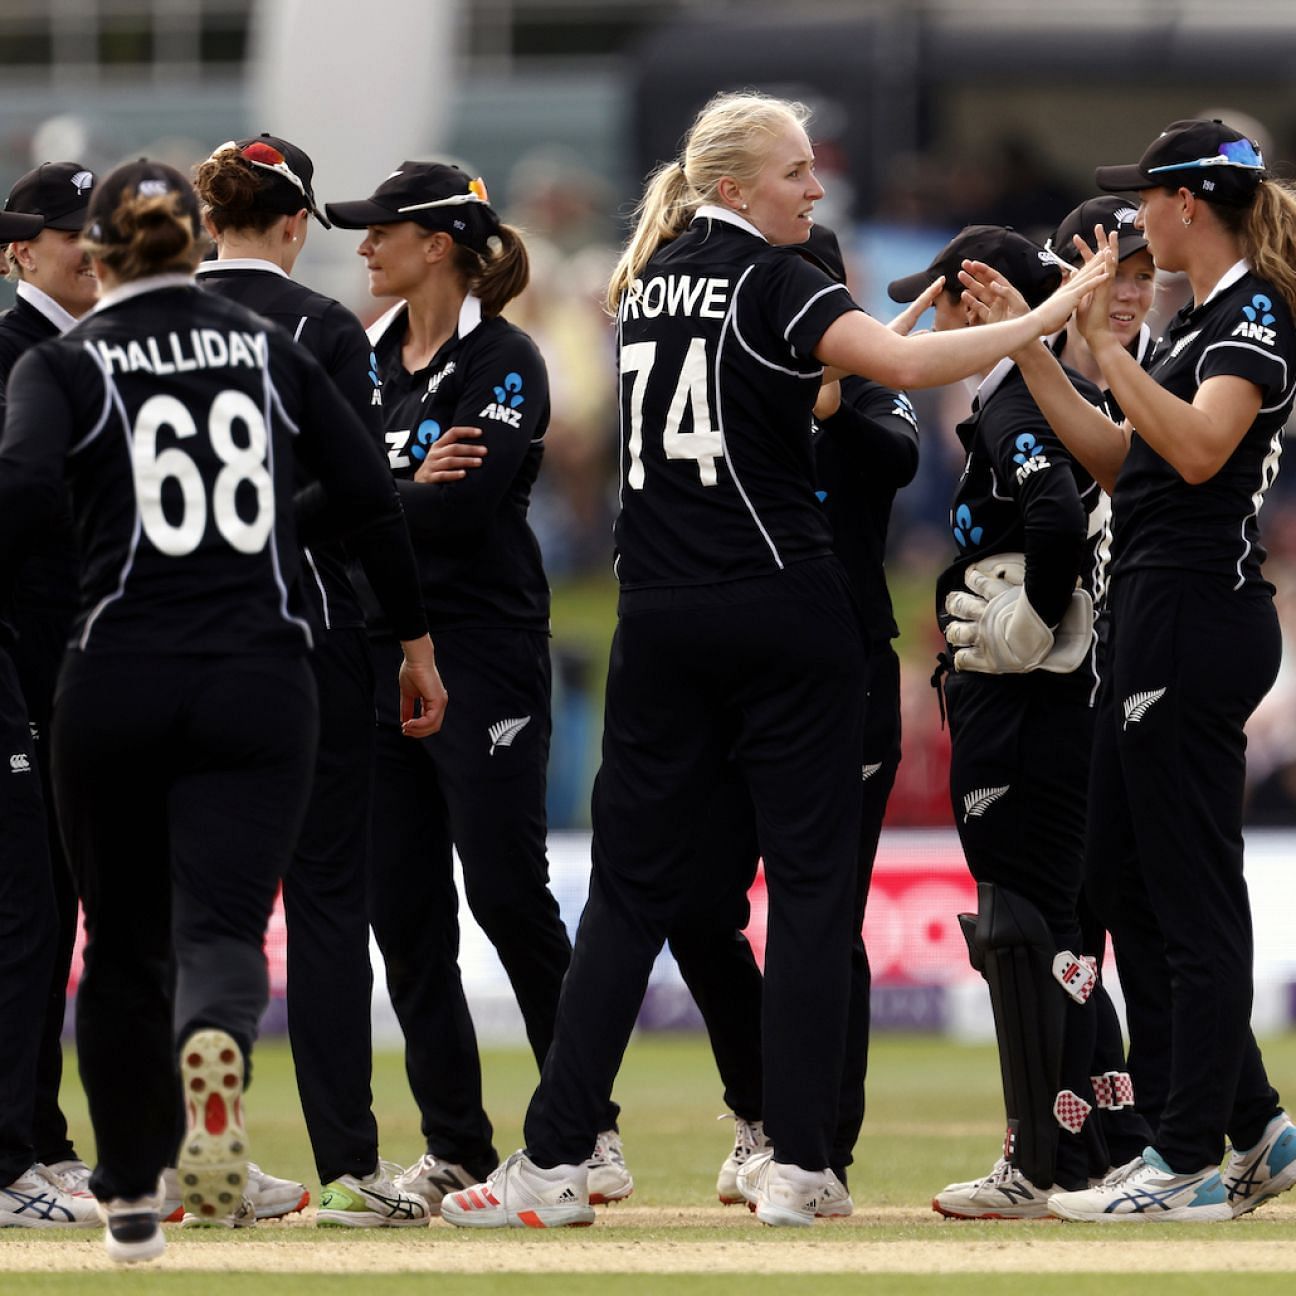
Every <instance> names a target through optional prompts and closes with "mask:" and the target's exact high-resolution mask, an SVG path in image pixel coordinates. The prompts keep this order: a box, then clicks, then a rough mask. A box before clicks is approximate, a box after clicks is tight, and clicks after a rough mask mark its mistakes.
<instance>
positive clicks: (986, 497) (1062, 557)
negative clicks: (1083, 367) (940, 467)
mask: <svg viewBox="0 0 1296 1296" xmlns="http://www.w3.org/2000/svg"><path fill="white" fill-rule="evenodd" d="M1067 376H1068V377H1069V378H1070V380H1071V382H1072V383H1073V384H1074V386H1075V387H1076V390H1077V391H1079V392H1080V394H1081V395H1082V396H1083V397H1084V398H1085V399H1086V400H1087V401H1089V402H1090V404H1093V405H1098V404H1100V402H1101V396H1100V394H1099V392H1098V389H1097V387H1095V386H1094V385H1093V383H1091V382H1089V381H1088V380H1087V379H1085V378H1082V377H1081V376H1080V375H1079V374H1077V373H1075V372H1073V371H1072V370H1067ZM956 431H957V433H958V438H959V441H960V442H961V443H962V445H963V447H964V449H965V450H966V451H967V462H966V464H965V465H964V468H963V475H962V477H960V479H959V483H958V486H957V488H956V489H955V492H954V500H953V503H952V504H951V506H950V530H951V531H952V532H953V536H954V543H955V545H957V546H958V556H957V557H956V558H955V560H954V561H953V562H952V563H951V564H950V565H949V566H948V567H947V568H946V569H945V570H944V572H942V573H941V575H940V577H939V579H938V580H937V582H936V615H937V618H938V620H939V621H940V625H941V629H942V630H944V629H945V627H946V625H947V624H948V622H949V620H950V617H949V614H948V613H947V612H946V611H945V596H946V595H947V594H948V593H950V591H952V590H961V589H964V588H965V585H964V578H963V574H964V572H965V571H966V570H967V568H968V567H969V566H970V565H971V564H972V563H973V562H976V561H977V560H978V559H981V558H988V557H990V556H991V555H993V554H999V553H1024V554H1025V555H1026V595H1027V597H1028V598H1029V599H1030V601H1031V605H1032V606H1033V607H1034V608H1035V610H1036V612H1038V613H1039V615H1040V618H1041V620H1043V621H1044V622H1046V623H1047V624H1048V625H1056V624H1057V623H1058V621H1060V620H1061V618H1062V615H1063V613H1064V612H1065V611H1066V609H1067V604H1068V603H1069V601H1070V598H1071V593H1072V591H1073V590H1074V589H1075V588H1076V578H1077V577H1078V576H1079V577H1081V578H1082V580H1083V583H1084V584H1085V586H1086V588H1088V587H1089V584H1090V581H1091V579H1092V566H1093V565H1092V562H1091V561H1087V560H1086V552H1085V551H1086V546H1087V545H1089V544H1092V543H1093V542H1094V541H1095V540H1096V538H1097V534H1098V530H1099V528H1100V525H1101V523H1099V524H1098V525H1095V526H1091V525H1090V518H1091V516H1092V515H1094V514H1096V513H1097V512H1099V510H1100V503H1101V500H1102V498H1103V496H1102V491H1101V490H1100V489H1099V488H1098V486H1097V484H1096V483H1095V482H1094V480H1093V478H1092V477H1090V476H1089V474H1088V473H1087V472H1086V471H1085V470H1084V469H1083V468H1082V467H1081V466H1080V465H1079V464H1078V463H1076V462H1075V460H1073V459H1072V458H1071V456H1070V455H1069V454H1068V453H1067V451H1066V449H1065V448H1064V447H1063V445H1062V443H1061V442H1060V441H1059V440H1058V438H1057V437H1056V435H1054V433H1053V430H1052V429H1051V428H1050V427H1049V425H1048V421H1047V420H1046V419H1045V417H1044V415H1043V414H1042V413H1041V412H1040V408H1039V406H1038V405H1036V403H1035V400H1034V398H1033V397H1032V396H1031V394H1030V389H1029V388H1028V387H1027V386H1026V380H1025V379H1024V378H1023V377H1022V374H1021V370H1020V369H1018V368H1017V366H1016V365H1014V364H1012V363H1011V361H1007V360H1003V361H1000V363H999V364H998V365H996V366H995V368H994V369H993V370H991V372H990V374H989V375H988V376H987V378H986V380H985V381H984V382H983V383H982V384H981V386H980V387H979V388H978V396H977V399H976V402H975V404H974V406H973V411H972V414H971V417H969V418H967V419H964V420H963V422H962V423H960V424H959V425H958V427H957V429H956ZM1091 592H1092V591H1091Z"/></svg>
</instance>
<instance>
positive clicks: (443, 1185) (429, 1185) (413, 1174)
mask: <svg viewBox="0 0 1296 1296" xmlns="http://www.w3.org/2000/svg"><path fill="white" fill-rule="evenodd" d="M379 1168H380V1169H381V1167H379ZM393 1182H394V1185H395V1188H396V1190H397V1192H402V1193H412V1194H413V1195H414V1196H415V1197H421V1198H422V1199H423V1200H424V1201H425V1202H426V1203H427V1208H428V1214H429V1215H440V1214H441V1202H442V1199H443V1198H444V1197H445V1195H446V1194H447V1193H452V1192H456V1191H457V1190H458V1189H460V1188H471V1187H472V1186H473V1184H474V1183H475V1182H476V1178H475V1176H473V1175H471V1174H469V1173H468V1171H467V1170H465V1169H464V1168H463V1166H461V1165H455V1164H454V1163H453V1162H451V1161H442V1160H441V1158H440V1157H438V1156H434V1155H433V1154H432V1153H431V1152H425V1153H424V1154H423V1155H422V1156H421V1157H419V1159H418V1160H417V1161H415V1162H414V1164H413V1165H412V1166H410V1167H409V1169H408V1170H402V1171H401V1173H400V1174H398V1175H397V1176H396V1178H395V1180H394V1181H393Z"/></svg>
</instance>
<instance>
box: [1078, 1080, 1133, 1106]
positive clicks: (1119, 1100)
mask: <svg viewBox="0 0 1296 1296" xmlns="http://www.w3.org/2000/svg"><path fill="white" fill-rule="evenodd" d="M1089 1078H1090V1079H1091V1080H1092V1081H1093V1087H1094V1099H1095V1101H1096V1102H1097V1103H1098V1106H1099V1107H1101V1108H1102V1109H1103V1111H1124V1110H1125V1108H1126V1107H1133V1106H1134V1080H1133V1078H1132V1077H1131V1076H1130V1073H1129V1072H1128V1071H1104V1072H1103V1073H1102V1075H1096V1076H1090V1077H1089Z"/></svg>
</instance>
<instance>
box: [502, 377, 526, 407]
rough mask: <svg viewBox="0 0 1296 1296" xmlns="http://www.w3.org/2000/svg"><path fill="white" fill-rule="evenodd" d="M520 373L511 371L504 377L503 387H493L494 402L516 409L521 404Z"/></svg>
mask: <svg viewBox="0 0 1296 1296" xmlns="http://www.w3.org/2000/svg"><path fill="white" fill-rule="evenodd" d="M522 400H523V396H522V375H521V374H517V373H511V374H509V375H508V376H507V377H506V378H505V379H504V386H503V387H496V388H495V403H496V404H497V405H506V406H508V408H509V409H517V407H518V406H519V405H521V404H522Z"/></svg>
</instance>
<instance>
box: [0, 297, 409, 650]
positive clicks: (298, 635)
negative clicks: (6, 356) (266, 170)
mask: <svg viewBox="0 0 1296 1296" xmlns="http://www.w3.org/2000/svg"><path fill="white" fill-rule="evenodd" d="M8 397H9V402H8V411H7V417H6V422H5V428H4V437H3V441H0V545H2V546H3V547H4V548H8V546H9V545H11V544H13V543H14V541H15V538H16V537H17V536H18V535H20V534H21V531H22V528H23V527H24V526H25V525H27V524H28V523H29V522H30V520H31V519H32V518H40V517H42V516H44V515H46V514H47V513H48V512H49V510H50V509H51V508H52V507H53V506H54V504H55V502H56V500H57V498H58V496H59V494H60V493H61V491H62V490H63V478H64V472H65V470H66V474H67V477H68V479H69V481H70V485H71V492H72V511H73V516H74V519H75V522H76V527H77V533H78V539H79V542H80V550H81V554H82V564H81V580H80V605H79V612H78V616H77V620H76V623H75V626H74V630H73V644H74V646H77V647H79V648H81V649H83V650H85V651H89V652H124V653H141V652H142V653H156V654H185V653H271V654H273V653H300V652H302V651H303V650H304V649H305V648H306V647H308V646H309V644H310V642H311V636H310V630H309V627H308V625H307V623H306V621H305V620H304V619H303V617H302V615H301V612H300V609H299V607H297V606H294V603H293V600H292V597H291V593H290V592H291V591H292V589H293V586H294V583H295V579H296V575H297V565H298V548H297V545H296V536H295V532H294V526H293V516H292V494H293V470H292V461H293V457H294V455H295V454H300V455H301V456H302V457H303V458H305V459H306V461H307V463H308V465H309V466H310V468H311V469H312V470H313V471H314V472H316V473H317V474H318V476H319V477H320V479H321V480H322V481H323V482H324V484H325V486H326V488H327V489H328V492H329V495H330V497H331V498H332V499H333V501H334V502H335V504H336V506H337V507H338V508H339V509H342V510H345V511H347V512H348V514H349V515H350V516H352V517H353V518H354V520H355V521H356V523H357V524H359V523H365V524H366V528H363V530H364V531H366V532H367V535H368V537H369V539H370V540H371V541H374V542H375V543H376V544H380V546H381V548H382V552H383V553H384V555H385V556H387V557H388V560H389V561H388V567H389V569H390V573H391V575H390V585H387V586H386V588H387V593H386V595H385V597H386V598H387V599H388V600H389V606H390V607H391V608H392V611H393V615H394V616H396V617H397V618H398V619H399V621H400V623H401V625H402V627H403V628H404V629H405V634H404V635H403V636H402V637H409V638H412V637H416V636H417V635H419V634H421V633H422V631H423V628H424V625H425V622H424V618H423V615H422V611H421V609H420V608H419V607H418V604H417V601H415V599H414V594H413V589H414V571H413V559H412V556H411V555H410V553H409V542H408V539H407V538H406V537H405V534H404V528H403V525H402V521H401V515H400V505H399V501H398V500H397V498H396V496H395V493H394V491H393V490H392V486H391V480H390V478H389V476H388V475H387V473H386V471H385V469H384V466H383V463H382V460H381V458H380V457H379V455H378V452H377V449H376V448H375V447H374V446H373V444H372V442H371V441H370V440H369V438H368V435H367V434H366V432H365V430H364V428H363V427H362V426H361V424H360V423H359V421H358V420H357V419H356V418H355V416H354V415H353V414H352V413H351V411H350V410H349V409H347V408H346V406H345V405H344V403H343V402H342V401H341V400H340V399H339V398H338V396H337V392H336V389H335V388H334V387H333V385H332V384H331V383H329V382H328V381H327V379H326V378H325V376H324V374H323V371H322V370H321V369H320V367H319V365H318V364H317V363H316V362H315V361H314V360H313V359H312V358H311V357H310V355H309V354H308V353H307V352H306V351H305V350H304V349H303V348H302V347H299V346H297V345H296V344H295V343H294V342H293V341H292V339H291V338H290V337H289V336H288V335H287V334H285V333H283V332H282V331H280V330H279V329H277V328H275V327H274V326H273V325H270V324H267V322H266V321H265V320H264V319H262V318H261V317H260V316H257V315H253V314H252V313H251V312H250V311H246V310H244V309H243V308H242V307H241V306H237V305H235V304H234V303H232V302H227V301H222V300H220V299H219V298H217V297H216V296H214V295H213V294H211V293H207V292H200V291H199V290H198V289H197V288H195V287H193V286H192V284H190V283H188V282H186V281H185V280H183V278H181V277H179V276H164V277H159V278H158V279H156V280H151V281H150V280H144V281H140V282H138V283H136V284H133V285H130V286H128V287H125V288H121V289H118V290H117V292H116V293H114V294H113V295H112V296H110V297H109V298H108V299H107V300H106V301H105V302H103V303H101V305H100V306H99V307H98V308H96V309H95V310H94V311H92V312H91V313H90V314H89V315H87V316H86V318H85V319H84V320H82V321H81V322H80V323H79V324H78V325H77V326H76V327H75V328H73V329H72V330H70V331H69V332H68V333H67V334H65V335H64V336H63V337H61V338H58V339H55V340H53V341H50V342H46V343H43V344H42V345H40V346H38V347H35V348H34V349H32V350H31V351H29V352H28V353H27V354H26V355H25V356H23V358H22V359H21V360H20V361H19V363H18V365H17V366H16V368H15V369H14V372H13V374H12V376H11V378H10V382H9V389H8ZM359 530H362V529H361V528H358V531H359ZM379 537H381V541H379V539H378V538H379ZM385 584H386V583H385Z"/></svg>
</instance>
